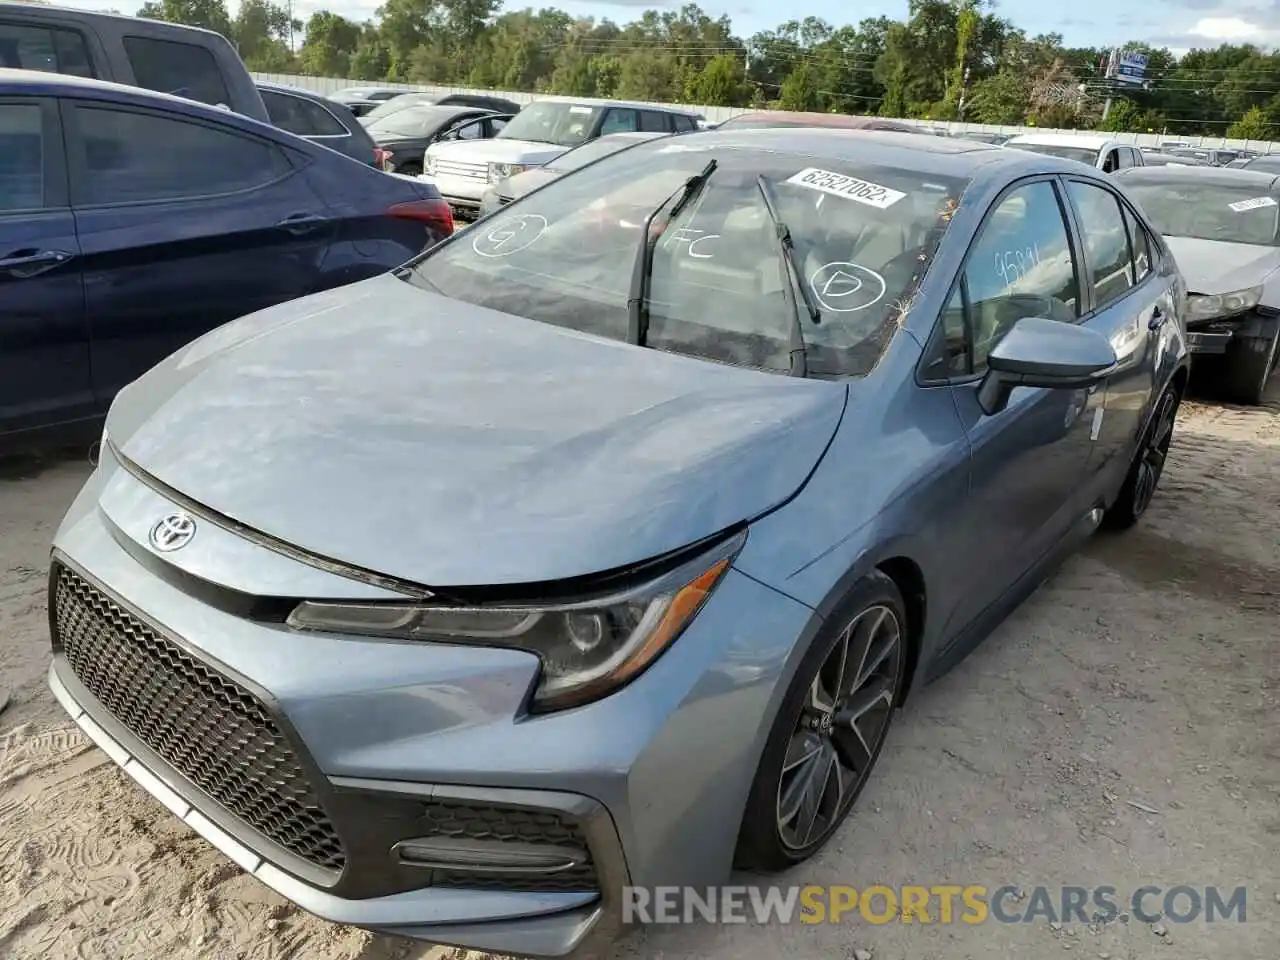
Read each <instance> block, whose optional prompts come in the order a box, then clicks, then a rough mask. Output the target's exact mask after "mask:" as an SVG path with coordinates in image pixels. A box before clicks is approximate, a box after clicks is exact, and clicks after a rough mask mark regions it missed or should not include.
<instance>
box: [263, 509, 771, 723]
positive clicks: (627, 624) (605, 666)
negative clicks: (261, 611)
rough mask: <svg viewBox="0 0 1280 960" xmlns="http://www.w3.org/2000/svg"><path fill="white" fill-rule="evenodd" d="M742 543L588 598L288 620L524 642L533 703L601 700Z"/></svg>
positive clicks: (362, 607)
mask: <svg viewBox="0 0 1280 960" xmlns="http://www.w3.org/2000/svg"><path fill="white" fill-rule="evenodd" d="M745 542H746V533H745V532H744V533H740V534H738V535H737V536H735V537H732V538H730V539H729V540H728V541H726V542H724V543H722V544H720V545H718V546H717V547H715V548H713V549H711V550H710V551H708V552H706V553H703V554H700V555H699V556H698V557H697V558H696V559H694V560H692V561H689V562H687V563H684V564H681V565H680V566H678V567H677V568H675V569H673V570H670V571H668V572H666V573H664V574H662V575H661V576H659V577H657V578H656V579H653V580H651V581H649V582H648V583H646V584H644V585H643V586H640V587H635V588H632V589H629V590H626V591H623V592H619V593H616V594H614V595H611V596H606V597H600V598H596V599H592V600H584V601H580V602H572V603H547V604H538V603H527V604H526V603H521V604H509V605H502V606H498V605H494V606H477V607H458V606H443V605H430V604H423V603H366V604H358V603H357V604H349V603H324V602H312V601H304V602H302V603H300V604H299V605H298V606H297V607H295V608H294V610H293V612H292V613H291V614H290V615H289V619H288V624H289V626H291V627H293V628H294V629H297V630H315V631H323V632H325V633H353V634H360V635H363V636H379V637H388V638H396V639H402V640H423V641H435V642H438V643H460V644H478V645H485V646H497V647H512V648H515V649H519V650H527V651H528V652H530V653H533V654H535V655H537V657H538V659H539V660H540V661H541V662H542V670H541V675H540V676H539V678H538V687H537V689H536V690H535V691H534V695H533V704H534V706H535V707H536V708H537V709H540V710H559V709H563V708H565V707H572V706H578V705H580V704H583V703H587V702H589V701H592V700H597V699H599V698H600V697H603V696H605V695H606V694H609V693H611V692H613V691H614V690H617V689H618V688H619V687H621V686H623V685H625V684H627V683H629V682H630V681H631V680H633V679H635V678H636V677H637V676H639V675H640V673H642V672H643V671H644V670H645V668H646V667H648V666H649V664H651V663H653V661H654V660H656V659H657V658H658V657H659V656H660V655H661V654H662V652H663V651H664V650H666V649H667V647H669V646H671V644H672V643H673V642H674V641H675V639H676V638H677V637H678V636H680V634H681V632H682V631H683V630H684V628H685V627H686V626H688V624H689V623H690V621H692V620H693V618H694V617H695V616H696V615H697V613H698V611H699V610H701V609H702V605H703V604H704V603H705V602H706V600H707V597H708V596H710V595H711V591H712V590H713V589H715V586H716V584H718V583H719V582H720V580H721V578H722V577H723V576H724V574H725V571H726V570H728V569H729V564H730V563H732V562H733V558H734V556H736V555H737V553H738V551H739V550H741V549H742V545H743V543H745Z"/></svg>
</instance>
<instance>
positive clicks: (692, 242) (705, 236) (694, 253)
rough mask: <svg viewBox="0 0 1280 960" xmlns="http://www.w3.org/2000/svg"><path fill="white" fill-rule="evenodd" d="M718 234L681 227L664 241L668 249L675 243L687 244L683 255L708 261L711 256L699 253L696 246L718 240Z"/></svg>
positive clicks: (702, 252)
mask: <svg viewBox="0 0 1280 960" xmlns="http://www.w3.org/2000/svg"><path fill="white" fill-rule="evenodd" d="M719 239H720V234H718V233H707V232H706V231H705V230H697V229H694V228H693V227H681V228H680V229H679V230H673V231H672V232H671V236H670V237H668V239H667V241H666V244H665V245H666V246H667V247H670V246H672V245H673V244H677V243H687V244H688V245H689V246H687V247H685V253H687V254H688V255H689V256H690V257H692V258H693V259H695V260H710V259H711V258H712V256H713V255H712V254H710V253H707V252H705V251H699V249H698V244H700V243H706V242H707V241H709V240H719Z"/></svg>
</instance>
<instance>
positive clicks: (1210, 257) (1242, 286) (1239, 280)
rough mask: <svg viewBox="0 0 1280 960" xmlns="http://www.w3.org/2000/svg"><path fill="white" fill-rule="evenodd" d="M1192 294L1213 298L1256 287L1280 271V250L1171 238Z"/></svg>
mask: <svg viewBox="0 0 1280 960" xmlns="http://www.w3.org/2000/svg"><path fill="white" fill-rule="evenodd" d="M1164 239H1165V242H1166V243H1167V244H1168V245H1169V249H1170V250H1172V251H1173V258H1174V260H1176V261H1177V262H1178V269H1180V270H1181V271H1182V276H1183V278H1184V279H1185V280H1186V281H1187V290H1188V291H1189V292H1190V293H1203V294H1208V295H1214V294H1219V293H1233V292H1234V291H1236V290H1246V289H1248V288H1249V287H1256V286H1257V285H1258V284H1260V283H1262V282H1263V281H1264V280H1266V279H1267V277H1268V276H1270V275H1271V274H1272V273H1273V272H1274V271H1275V269H1276V268H1277V267H1280V247H1262V246H1258V245H1256V244H1251V243H1228V242H1227V241H1225V240H1200V239H1197V238H1194V237H1168V236H1166V237H1165V238H1164Z"/></svg>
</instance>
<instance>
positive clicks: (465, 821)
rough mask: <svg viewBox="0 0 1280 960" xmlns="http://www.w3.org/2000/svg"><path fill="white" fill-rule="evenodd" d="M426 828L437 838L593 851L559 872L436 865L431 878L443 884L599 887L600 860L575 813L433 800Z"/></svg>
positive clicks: (482, 887)
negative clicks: (526, 872) (483, 871)
mask: <svg viewBox="0 0 1280 960" xmlns="http://www.w3.org/2000/svg"><path fill="white" fill-rule="evenodd" d="M424 823H425V825H426V829H425V830H424V831H423V833H424V834H425V835H427V836H432V837H457V838H461V839H467V840H513V841H519V842H521V843H533V844H537V843H545V844H548V845H554V846H560V847H580V848H581V849H583V850H588V853H587V862H586V863H583V864H581V865H579V866H576V867H573V868H571V869H569V870H563V871H561V872H560V873H552V874H545V875H542V876H536V875H523V876H522V875H516V874H506V875H499V874H483V875H482V874H476V873H471V872H469V871H462V870H459V871H456V872H455V871H449V870H436V871H434V872H433V875H432V883H433V885H435V886H441V887H467V888H470V889H473V890H538V891H565V892H568V891H588V890H597V889H598V888H599V881H598V879H597V877H596V868H595V864H594V863H593V862H592V861H591V854H590V852H589V849H588V847H587V842H586V837H585V836H584V834H583V832H582V829H581V828H580V827H579V825H578V824H577V823H576V822H575V821H574V820H573V818H572V817H569V816H566V815H565V814H562V813H557V812H556V811H554V810H529V809H524V808H520V807H498V806H489V805H485V804H474V803H458V802H453V801H447V800H444V801H441V800H437V801H433V802H431V803H428V804H427V805H426V815H425V818H424Z"/></svg>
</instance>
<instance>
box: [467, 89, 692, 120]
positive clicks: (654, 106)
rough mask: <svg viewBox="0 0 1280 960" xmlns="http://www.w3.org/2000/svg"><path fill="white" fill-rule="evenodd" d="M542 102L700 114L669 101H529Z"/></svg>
mask: <svg viewBox="0 0 1280 960" xmlns="http://www.w3.org/2000/svg"><path fill="white" fill-rule="evenodd" d="M477 96H479V94H477ZM503 99H505V98H503ZM543 102H551V103H576V104H579V105H581V106H584V107H628V108H630V109H632V110H652V111H656V112H657V113H678V114H682V115H683V116H686V117H693V118H694V119H695V120H696V119H697V118H698V117H699V116H701V114H699V113H696V112H694V111H693V110H690V109H688V108H687V107H677V106H673V105H672V104H669V103H642V102H640V101H639V100H608V99H605V98H603V97H538V98H537V99H535V100H531V101H530V103H543ZM525 106H526V107H527V106H529V103H526V104H525Z"/></svg>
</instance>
